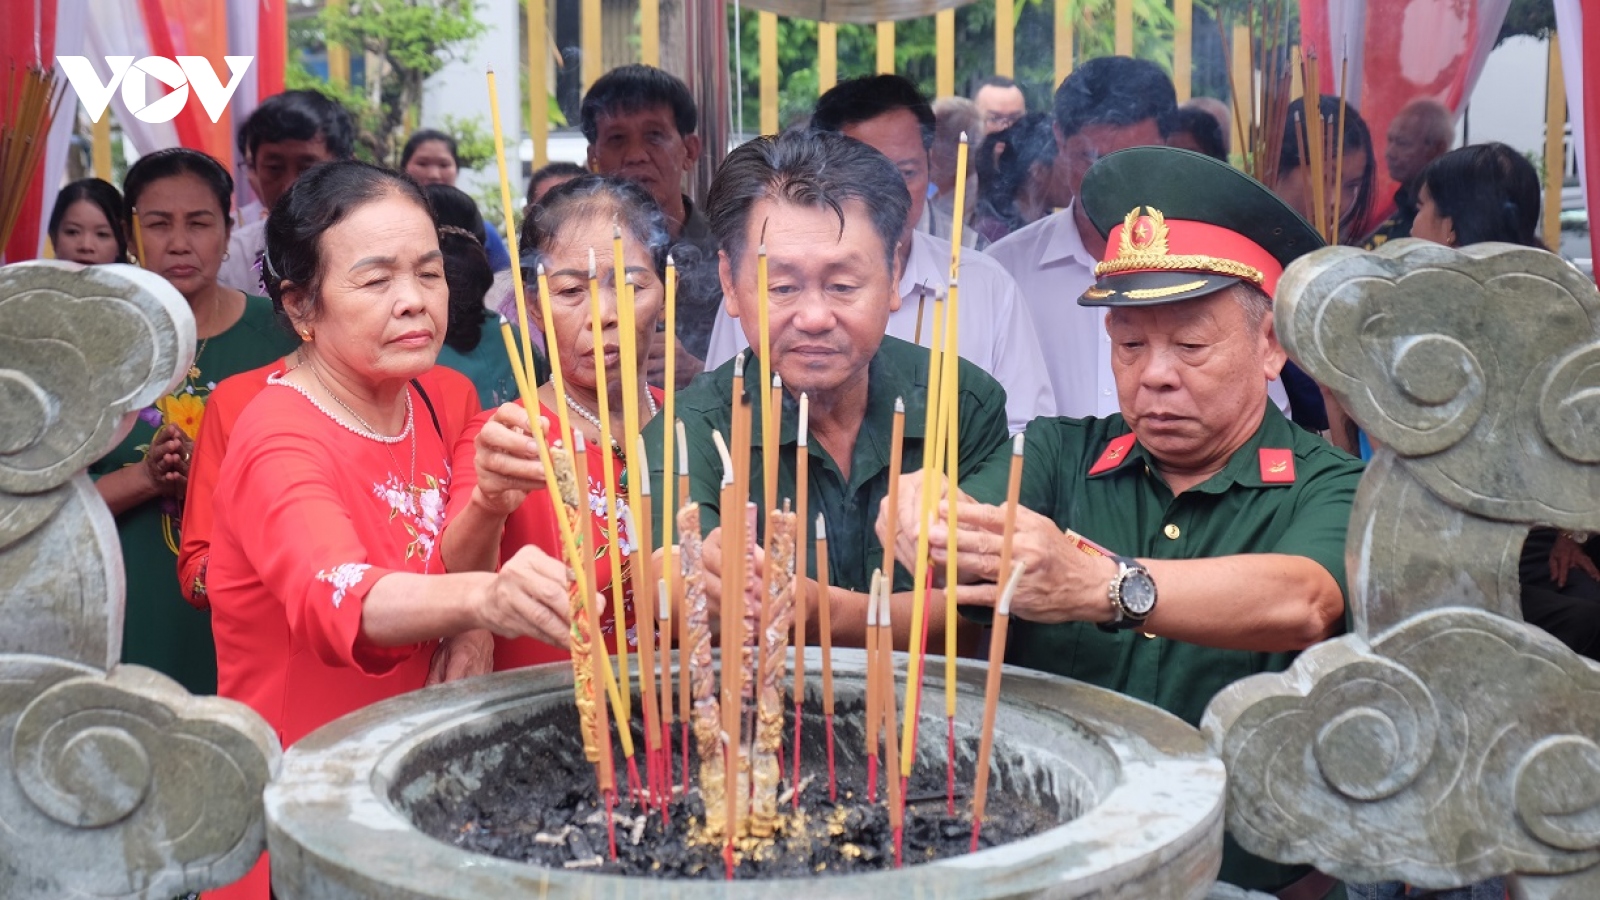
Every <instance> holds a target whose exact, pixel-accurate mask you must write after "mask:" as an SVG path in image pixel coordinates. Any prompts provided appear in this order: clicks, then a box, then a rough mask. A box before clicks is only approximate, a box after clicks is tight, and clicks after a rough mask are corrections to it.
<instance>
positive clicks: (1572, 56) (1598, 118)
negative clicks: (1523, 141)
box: [1556, 0, 1600, 260]
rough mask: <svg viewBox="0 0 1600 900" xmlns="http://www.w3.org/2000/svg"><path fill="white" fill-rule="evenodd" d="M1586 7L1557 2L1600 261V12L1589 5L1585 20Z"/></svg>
mask: <svg viewBox="0 0 1600 900" xmlns="http://www.w3.org/2000/svg"><path fill="white" fill-rule="evenodd" d="M1583 6H1584V3H1583V0H1556V33H1557V34H1558V35H1560V40H1561V69H1562V76H1563V77H1564V78H1565V79H1566V82H1567V118H1568V119H1569V120H1570V121H1571V122H1572V143H1573V150H1574V151H1575V152H1576V153H1577V157H1578V161H1579V162H1578V181H1579V182H1580V183H1581V184H1582V185H1583V200H1584V207H1585V208H1586V209H1588V210H1589V241H1590V253H1591V254H1592V255H1591V257H1590V258H1591V259H1597V260H1600V228H1596V227H1595V219H1596V218H1600V217H1597V216H1596V215H1595V209H1596V207H1595V197H1596V191H1597V190H1600V10H1596V8H1595V7H1594V5H1593V4H1590V5H1589V15H1587V16H1585V15H1584V9H1583ZM1588 148H1594V149H1592V150H1591V149H1588ZM1586 151H1587V152H1586Z"/></svg>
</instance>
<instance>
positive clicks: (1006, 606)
mask: <svg viewBox="0 0 1600 900" xmlns="http://www.w3.org/2000/svg"><path fill="white" fill-rule="evenodd" d="M1018 437H1021V435H1018ZM1017 458H1019V459H1020V457H1017ZM1016 470H1017V467H1015V466H1014V467H1013V471H1016ZM1026 568H1027V566H1024V565H1022V564H1021V563H1018V564H1017V565H1016V566H1014V567H1012V569H1011V570H1010V577H1008V578H1007V579H1006V587H1005V590H1004V592H1002V593H1001V594H1000V602H999V603H998V604H996V605H995V609H994V630H993V631H992V632H991V633H990V635H989V671H988V674H987V678H986V680H985V681H984V686H983V731H982V732H980V734H979V737H978V771H977V778H976V780H975V783H974V784H973V786H972V844H971V848H970V850H971V852H973V853H977V852H978V835H979V833H980V832H982V831H983V808H984V804H985V803H986V802H987V801H988V799H989V760H990V758H991V756H992V754H993V753H994V717H995V709H996V708H997V707H998V706H999V705H1000V673H1001V670H1003V669H1004V668H1005V654H1006V628H1007V626H1008V625H1009V624H1010V622H1011V598H1012V597H1013V596H1015V595H1016V593H1017V583H1018V581H1020V580H1021V578H1022V573H1023V571H1024V570H1025V569H1026Z"/></svg>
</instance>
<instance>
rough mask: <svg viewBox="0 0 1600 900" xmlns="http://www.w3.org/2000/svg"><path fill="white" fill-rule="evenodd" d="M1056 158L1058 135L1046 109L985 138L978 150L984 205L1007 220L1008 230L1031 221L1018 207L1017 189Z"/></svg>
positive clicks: (979, 178)
mask: <svg viewBox="0 0 1600 900" xmlns="http://www.w3.org/2000/svg"><path fill="white" fill-rule="evenodd" d="M1055 158H1056V138H1055V135H1054V134H1053V133H1052V132H1051V130H1050V118H1049V116H1046V115H1045V114H1044V113H1028V114H1027V115H1025V116H1023V117H1022V118H1021V119H1018V120H1017V123H1016V124H1015V125H1012V126H1011V127H1010V128H1005V129H1002V130H1000V131H997V132H995V133H994V134H991V135H989V136H988V137H986V138H984V139H983V143H982V144H981V145H980V147H979V150H978V153H977V160H978V203H979V205H980V208H982V209H983V210H984V211H985V212H988V213H991V214H993V215H994V217H995V218H997V219H999V220H1000V221H1002V222H1004V223H1005V227H1006V230H1007V233H1010V232H1012V231H1016V230H1017V229H1019V228H1021V227H1023V226H1024V225H1027V224H1029V223H1028V222H1027V220H1025V219H1023V217H1022V212H1021V210H1019V209H1017V192H1018V191H1020V190H1022V189H1023V187H1025V186H1027V184H1028V182H1029V181H1031V180H1032V178H1033V167H1034V166H1035V165H1043V166H1045V167H1046V168H1048V167H1049V166H1050V164H1051V163H1052V162H1054V161H1055Z"/></svg>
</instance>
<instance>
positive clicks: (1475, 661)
mask: <svg viewBox="0 0 1600 900" xmlns="http://www.w3.org/2000/svg"><path fill="white" fill-rule="evenodd" d="M1275 318H1276V323H1277V328H1278V333H1279V337H1280V339H1281V340H1282V341H1283V343H1284V346H1285V347H1286V348H1287V349H1288V350H1289V352H1290V354H1291V356H1293V357H1294V358H1295V359H1296V361H1298V362H1299V363H1300V364H1301V366H1302V367H1304V368H1305V370H1306V371H1307V372H1308V373H1310V374H1311V376H1312V377H1313V378H1315V379H1317V380H1318V381H1319V382H1321V383H1322V384H1324V385H1325V386H1327V387H1328V388H1329V389H1330V390H1331V391H1332V392H1333V393H1334V394H1335V395H1336V396H1337V397H1338V399H1339V401H1340V402H1341V403H1342V404H1343V405H1344V406H1345V408H1346V410H1348V411H1349V412H1350V414H1351V416H1352V417H1353V418H1354V419H1355V420H1356V421H1357V422H1358V423H1360V425H1361V426H1362V428H1363V429H1365V431H1366V433H1367V434H1368V435H1369V437H1371V438H1372V440H1373V442H1374V444H1375V445H1376V446H1377V447H1378V449H1377V451H1376V453H1375V456H1374V458H1373V460H1372V462H1371V463H1370V465H1369V467H1368V470H1367V473H1366V474H1365V476H1364V477H1363V479H1362V483H1361V487H1360V489H1359V491H1358V492H1357V495H1356V501H1355V506H1354V510H1353V512H1352V516H1351V523H1350V536H1349V543H1348V549H1347V551H1346V565H1347V568H1348V571H1349V575H1350V588H1351V619H1352V623H1353V629H1352V633H1351V634H1348V635H1346V636H1344V637H1341V638H1338V639H1336V640H1333V641H1329V642H1326V643H1324V644H1321V645H1319V646H1316V647H1314V648H1312V649H1310V650H1308V651H1307V652H1305V653H1303V654H1301V656H1300V657H1299V659H1298V660H1296V662H1295V664H1294V665H1293V666H1292V667H1291V668H1290V669H1289V670H1288V671H1286V672H1283V673H1279V674H1273V675H1259V676H1255V677H1252V678H1248V679H1245V680H1243V681H1240V682H1238V683H1236V684H1234V685H1233V686H1231V687H1229V688H1228V689H1226V690H1224V691H1223V692H1221V693H1220V694H1218V695H1217V697H1216V698H1215V699H1214V700H1213V701H1212V703H1211V706H1210V707H1209V708H1208V709H1207V712H1206V716H1205V719H1204V721H1203V722H1202V730H1203V731H1205V733H1206V735H1207V737H1208V739H1209V740H1210V741H1211V744H1212V746H1213V748H1214V749H1216V750H1217V751H1218V752H1219V753H1220V754H1221V755H1222V757H1223V761H1224V762H1225V763H1226V764H1227V766H1228V774H1229V800H1228V829H1229V831H1230V833H1232V834H1233V836H1234V837H1235V839H1237V840H1238V841H1239V842H1240V844H1242V845H1243V846H1245V847H1246V848H1248V849H1250V850H1251V851H1253V852H1256V853H1259V854H1261V855H1263V856H1267V857H1270V858H1273V859H1277V860H1280V861H1284V862H1308V863H1312V864H1314V865H1316V866H1318V867H1319V868H1322V869H1323V870H1324V871H1327V872H1329V873H1330V874H1333V875H1336V876H1339V877H1342V878H1347V879H1350V880H1355V881H1379V880H1404V881H1408V882H1411V883H1413V884H1417V885H1421V886H1425V887H1450V886H1455V885H1460V884H1464V883H1468V882H1471V881H1475V880H1480V879H1482V878H1486V877H1489V876H1493V875H1499V874H1504V873H1508V872H1519V873H1526V875H1527V877H1525V878H1524V879H1523V884H1524V886H1525V888H1526V889H1527V891H1528V896H1529V897H1534V898H1550V900H1553V898H1558V897H1559V898H1574V900H1575V898H1578V897H1585V898H1592V897H1600V668H1596V667H1594V666H1593V665H1592V664H1590V663H1588V662H1587V661H1586V660H1584V659H1582V658H1581V657H1579V656H1577V655H1576V654H1574V653H1572V652H1571V651H1570V650H1568V649H1567V648H1566V647H1565V646H1563V645H1562V644H1560V643H1559V642H1557V641H1556V640H1555V639H1553V638H1551V637H1550V636H1549V635H1547V634H1546V633H1545V632H1543V631H1541V630H1539V629H1536V628H1532V627H1530V626H1528V625H1526V624H1524V623H1523V622H1522V621H1521V611H1520V602H1519V600H1520V585H1519V582H1518V578H1517V562H1518V558H1519V555H1520V551H1521V546H1522V541H1523V538H1524V537H1525V536H1526V534H1527V529H1528V526H1529V525H1530V524H1547V525H1555V526H1559V527H1563V528H1570V529H1579V530H1597V529H1600V293H1597V292H1596V290H1595V286H1594V284H1593V283H1592V282H1589V281H1587V280H1586V279H1584V278H1583V277H1582V276H1581V275H1580V274H1579V273H1578V272H1577V271H1576V270H1575V269H1573V268H1572V267H1571V266H1569V265H1567V264H1566V263H1565V262H1563V261H1561V260H1560V259H1559V258H1558V257H1556V256H1554V255H1552V254H1549V253H1544V252H1541V251H1538V250H1533V249H1530V248H1523V247H1512V246H1509V245H1503V244H1484V245H1478V246H1475V247H1472V248H1469V249H1467V250H1465V251H1456V250H1451V249H1448V248H1445V247H1440V246H1437V245H1432V244H1425V243H1422V242H1419V241H1409V240H1408V241H1396V242H1392V243H1390V244H1387V245H1385V246H1384V247H1383V248H1382V249H1380V250H1379V252H1377V253H1363V252H1361V251H1357V250H1352V249H1349V248H1338V247H1336V248H1328V249H1325V250H1320V251H1317V252H1316V253H1313V254H1311V255H1309V256H1307V257H1306V258H1304V259H1302V260H1300V261H1297V262H1296V263H1295V264H1294V265H1292V266H1291V267H1290V268H1289V270H1288V271H1287V272H1285V274H1284V278H1283V281H1282V282H1281V284H1280V288H1279V298H1278V301H1277V310H1276V317H1275Z"/></svg>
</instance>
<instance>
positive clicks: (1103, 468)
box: [1089, 431, 1137, 475]
mask: <svg viewBox="0 0 1600 900" xmlns="http://www.w3.org/2000/svg"><path fill="white" fill-rule="evenodd" d="M1135 440H1137V437H1136V436H1135V435H1134V434H1133V432H1131V431H1130V432H1128V433H1127V434H1125V435H1123V436H1122V437H1119V438H1117V439H1116V440H1114V441H1112V442H1111V443H1109V444H1107V445H1106V449H1105V452H1104V453H1101V454H1100V458H1099V459H1097V460H1095V463H1094V465H1093V466H1091V467H1090V468H1089V474H1090V475H1099V474H1100V473H1101V472H1109V471H1111V470H1112V469H1115V468H1116V467H1117V466H1120V465H1122V464H1123V463H1124V462H1126V461H1127V459H1128V455H1129V453H1130V451H1132V450H1133V443H1134V441H1135Z"/></svg>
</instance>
